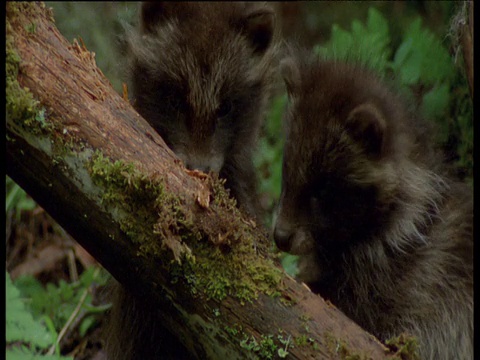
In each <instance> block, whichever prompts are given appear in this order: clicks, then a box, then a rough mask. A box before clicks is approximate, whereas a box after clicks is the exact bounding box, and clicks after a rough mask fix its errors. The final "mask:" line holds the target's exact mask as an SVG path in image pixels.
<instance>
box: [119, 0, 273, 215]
mask: <svg viewBox="0 0 480 360" xmlns="http://www.w3.org/2000/svg"><path fill="white" fill-rule="evenodd" d="M274 35H275V16H274V12H273V10H272V9H271V8H270V7H269V6H267V4H262V3H235V2H228V3H222V2H210V3H209V2H200V3H196V2H193V3H188V2H180V3H170V2H147V3H144V4H143V5H142V9H141V26H140V31H134V32H131V33H130V36H129V38H128V43H129V49H130V53H131V54H130V55H131V56H130V64H129V70H130V80H131V90H132V92H133V97H134V101H135V103H134V106H135V108H136V109H137V111H138V112H139V113H140V114H141V115H142V116H143V117H144V118H145V119H146V120H147V121H148V122H149V123H150V124H151V125H152V126H153V128H154V129H155V130H156V131H157V132H158V133H159V134H160V135H161V136H162V138H163V139H164V140H165V142H166V143H167V145H168V146H169V147H170V148H171V149H172V150H173V151H174V152H175V153H176V155H177V156H178V157H179V158H180V159H182V160H183V162H184V164H185V166H186V167H187V168H189V169H197V170H201V171H204V172H208V171H214V172H217V173H219V175H220V177H221V178H223V179H226V187H227V188H229V189H230V191H231V194H232V196H233V197H234V198H236V200H237V203H238V204H239V206H240V207H241V208H243V209H244V210H245V211H246V212H248V213H249V214H250V215H252V216H254V215H258V209H259V208H258V204H257V201H256V196H255V193H256V181H255V179H256V175H255V171H254V167H253V164H252V152H253V150H254V148H255V143H256V139H257V135H258V133H259V130H260V127H261V124H262V120H263V118H264V116H265V111H266V107H267V102H268V99H269V97H270V93H271V91H272V88H273V82H274V74H275V68H274V59H275V49H276V46H275V44H274V43H275V41H274V38H275V36H274Z"/></svg>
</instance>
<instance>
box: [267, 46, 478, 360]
mask: <svg viewBox="0 0 480 360" xmlns="http://www.w3.org/2000/svg"><path fill="white" fill-rule="evenodd" d="M298 53H300V54H298ZM280 69H281V73H282V76H283V78H284V81H285V84H286V87H287V92H288V95H289V108H288V110H287V113H286V119H285V122H286V127H287V134H286V144H285V149H284V160H283V170H282V192H281V198H280V203H279V210H278V217H277V220H276V224H275V228H274V239H275V242H276V244H277V246H278V247H279V248H280V249H281V250H283V251H287V252H290V253H292V254H296V255H299V275H298V278H299V279H300V280H302V281H304V282H306V283H307V284H308V285H309V286H310V288H311V289H312V291H314V292H316V293H319V294H320V295H322V296H323V297H324V298H326V299H329V300H331V301H332V303H334V304H335V305H336V306H337V307H338V308H339V309H341V310H342V311H343V312H344V313H345V314H347V315H348V316H349V317H350V318H351V319H353V320H354V321H356V322H357V323H358V324H359V325H361V326H362V327H363V328H364V329H366V330H368V331H369V332H371V333H372V334H374V335H375V336H377V337H378V338H379V339H381V340H386V339H389V338H391V337H393V336H397V335H399V334H400V333H402V332H406V333H409V334H411V335H414V336H417V337H418V339H419V345H420V347H419V351H420V355H421V358H422V359H473V200H472V190H471V189H470V188H469V187H468V186H467V185H465V184H461V183H457V182H455V181H453V180H452V179H449V178H448V177H447V176H446V175H444V172H443V171H442V169H441V165H440V164H441V161H442V159H441V158H440V157H439V156H438V155H436V153H435V151H433V150H432V149H433V146H432V144H430V141H429V138H431V137H432V135H431V132H430V130H429V128H428V127H427V125H426V124H424V123H422V122H421V119H419V118H418V117H417V116H415V114H413V113H412V112H411V111H410V110H409V109H408V107H407V106H406V105H405V104H404V103H403V102H402V100H401V99H400V98H399V95H397V94H395V93H394V92H393V91H392V90H390V89H389V87H388V86H386V85H385V84H383V83H382V82H381V81H380V80H379V79H378V78H377V77H376V76H374V75H373V74H372V73H370V72H369V71H367V70H365V69H363V68H362V67H360V66H359V65H353V64H347V63H341V62H335V61H324V60H321V59H318V58H316V57H313V56H311V55H307V54H306V53H302V52H300V51H298V52H297V55H296V56H291V57H289V58H286V59H284V60H282V62H281V64H280Z"/></svg>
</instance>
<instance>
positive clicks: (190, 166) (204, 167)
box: [185, 162, 211, 174]
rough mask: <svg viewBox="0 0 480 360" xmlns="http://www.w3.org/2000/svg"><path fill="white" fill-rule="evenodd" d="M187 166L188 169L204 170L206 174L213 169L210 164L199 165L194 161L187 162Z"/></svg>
mask: <svg viewBox="0 0 480 360" xmlns="http://www.w3.org/2000/svg"><path fill="white" fill-rule="evenodd" d="M185 166H186V167H187V169H188V170H200V171H202V172H204V173H205V174H206V173H208V172H209V171H210V170H211V169H210V166H208V165H197V164H193V163H189V162H187V164H186V165H185Z"/></svg>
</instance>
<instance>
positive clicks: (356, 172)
mask: <svg viewBox="0 0 480 360" xmlns="http://www.w3.org/2000/svg"><path fill="white" fill-rule="evenodd" d="M281 66H282V73H283V75H284V77H286V79H285V80H286V82H287V90H288V92H289V99H290V103H289V109H288V112H287V114H286V124H287V137H286V143H285V148H284V158H283V169H282V192H281V197H280V201H279V206H278V216H277V220H276V224H275V229H274V239H275V242H276V244H277V246H278V248H279V249H280V250H283V251H287V252H290V253H293V254H297V255H305V254H309V253H311V252H312V251H316V252H321V251H325V250H330V251H331V250H335V249H336V250H341V249H342V247H343V246H345V244H346V243H348V242H355V241H360V240H362V239H364V238H366V237H367V236H368V235H370V234H371V231H374V229H375V228H376V226H377V225H378V223H379V222H380V221H381V220H382V219H381V217H382V211H380V210H382V206H383V204H381V202H382V201H381V196H380V195H381V194H380V193H379V190H380V189H381V187H382V186H383V185H382V184H383V181H384V175H385V169H386V167H387V165H386V162H385V159H384V157H385V156H384V155H385V154H384V152H385V146H384V144H383V142H384V140H385V131H386V122H385V119H384V116H383V114H382V112H381V111H380V110H379V109H378V107H377V106H376V105H374V104H372V103H369V102H366V103H364V102H361V101H360V102H359V103H358V100H357V97H356V96H350V93H349V92H348V91H346V90H345V89H346V87H348V85H346V83H341V84H335V86H337V87H339V88H340V89H342V90H341V91H336V90H335V89H336V88H334V84H328V81H327V80H326V79H327V76H326V75H325V74H322V76H321V77H318V74H316V73H315V72H311V71H310V70H309V69H302V68H299V67H297V65H296V64H295V63H287V64H285V63H283V64H281ZM286 66H287V68H285V67H286ZM311 66H317V65H311ZM330 70H331V69H330ZM300 71H305V73H304V74H301V73H300ZM314 76H316V78H315V79H314V80H313V82H311V83H307V80H306V79H305V78H307V79H308V78H311V77H314ZM322 80H323V81H326V82H327V86H328V87H327V89H329V90H325V87H323V86H322V85H315V83H317V84H322V82H321V81H322ZM302 84H303V86H305V87H303V86H302ZM386 206H388V204H387V205H386Z"/></svg>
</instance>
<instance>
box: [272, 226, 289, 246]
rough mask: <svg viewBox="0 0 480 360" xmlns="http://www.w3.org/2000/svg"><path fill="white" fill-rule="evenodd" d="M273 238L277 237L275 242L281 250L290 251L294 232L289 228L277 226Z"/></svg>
mask: <svg viewBox="0 0 480 360" xmlns="http://www.w3.org/2000/svg"><path fill="white" fill-rule="evenodd" d="M273 238H274V239H275V244H277V247H278V248H279V249H280V250H281V251H287V252H288V251H289V250H290V249H291V247H292V244H291V238H292V233H291V232H290V231H288V230H287V229H284V228H282V227H281V226H278V225H277V226H275V230H274V231H273Z"/></svg>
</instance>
